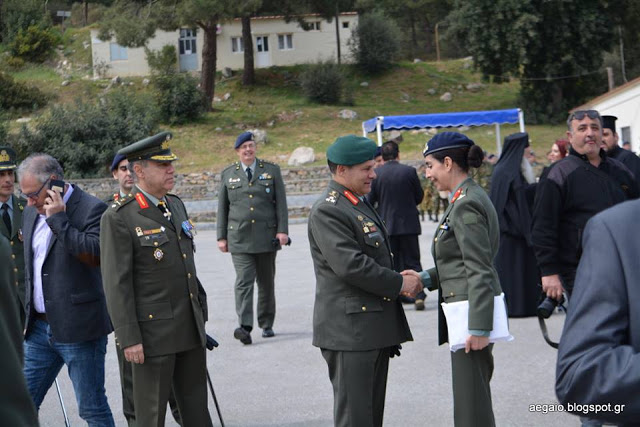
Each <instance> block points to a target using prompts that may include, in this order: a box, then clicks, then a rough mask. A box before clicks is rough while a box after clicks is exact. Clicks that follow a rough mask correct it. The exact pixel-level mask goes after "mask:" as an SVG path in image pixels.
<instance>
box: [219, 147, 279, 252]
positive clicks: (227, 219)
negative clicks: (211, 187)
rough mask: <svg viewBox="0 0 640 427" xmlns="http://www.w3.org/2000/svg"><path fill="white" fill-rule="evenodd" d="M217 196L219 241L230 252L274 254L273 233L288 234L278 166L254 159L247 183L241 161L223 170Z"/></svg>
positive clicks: (274, 235) (274, 234)
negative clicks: (221, 241) (253, 167)
mask: <svg viewBox="0 0 640 427" xmlns="http://www.w3.org/2000/svg"><path fill="white" fill-rule="evenodd" d="M220 179H221V182H220V192H219V193H218V216H217V219H216V221H217V223H218V240H220V239H226V240H227V245H228V248H229V252H231V253H253V254H256V253H262V252H273V251H275V250H276V249H277V248H276V246H274V245H273V243H272V241H273V239H274V238H275V237H276V233H286V234H289V216H288V212H287V195H286V193H285V188H284V181H283V180H282V175H281V173H280V167H279V166H278V165H276V164H275V163H271V162H267V161H265V160H260V159H256V170H255V171H253V177H252V179H251V182H249V180H248V177H247V173H246V172H245V171H244V169H243V165H242V164H241V163H240V162H236V163H234V164H232V165H230V166H228V167H227V168H226V169H225V170H223V171H222V175H221V178H220Z"/></svg>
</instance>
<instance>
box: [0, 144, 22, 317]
mask: <svg viewBox="0 0 640 427" xmlns="http://www.w3.org/2000/svg"><path fill="white" fill-rule="evenodd" d="M16 167H17V165H16V152H15V151H14V150H13V149H12V148H11V147H0V214H2V215H1V216H2V221H0V234H2V235H3V236H5V237H6V238H7V239H9V242H10V244H11V258H12V259H13V261H14V263H15V267H14V268H15V273H16V280H15V283H14V291H15V294H16V297H15V300H16V301H17V305H18V310H19V314H20V320H21V322H22V325H23V326H24V321H25V311H24V298H25V289H24V250H23V243H22V240H23V239H22V211H23V210H24V207H25V206H27V201H26V200H25V199H23V198H21V197H16V196H15V195H14V194H13V193H14V186H15V181H16V176H15V170H16Z"/></svg>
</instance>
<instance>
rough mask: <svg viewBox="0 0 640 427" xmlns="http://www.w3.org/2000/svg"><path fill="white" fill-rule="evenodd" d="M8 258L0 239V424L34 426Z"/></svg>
mask: <svg viewBox="0 0 640 427" xmlns="http://www.w3.org/2000/svg"><path fill="white" fill-rule="evenodd" d="M2 150H3V149H2V148H0V153H2ZM11 254H12V251H11V245H10V244H9V241H8V240H7V239H6V238H5V237H4V236H2V235H0V265H2V268H0V348H2V351H0V366H2V375H1V376H0V420H2V424H3V425H7V426H37V425H38V415H37V413H36V408H35V406H34V405H33V399H31V395H30V394H29V391H28V390H27V383H26V381H25V379H24V374H23V371H22V367H23V351H22V343H23V340H24V336H23V333H22V330H23V325H22V322H21V319H20V314H19V310H18V307H17V305H16V304H15V281H16V278H15V272H14V270H13V268H14V263H13V259H12V257H11ZM7 267H8V268H7Z"/></svg>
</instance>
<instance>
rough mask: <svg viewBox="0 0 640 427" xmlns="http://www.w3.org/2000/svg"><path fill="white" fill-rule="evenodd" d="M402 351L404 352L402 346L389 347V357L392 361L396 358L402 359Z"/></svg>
mask: <svg viewBox="0 0 640 427" xmlns="http://www.w3.org/2000/svg"><path fill="white" fill-rule="evenodd" d="M400 350H402V346H401V345H400V344H398V345H393V346H391V347H389V357H390V358H391V359H393V358H394V357H396V356H398V357H400Z"/></svg>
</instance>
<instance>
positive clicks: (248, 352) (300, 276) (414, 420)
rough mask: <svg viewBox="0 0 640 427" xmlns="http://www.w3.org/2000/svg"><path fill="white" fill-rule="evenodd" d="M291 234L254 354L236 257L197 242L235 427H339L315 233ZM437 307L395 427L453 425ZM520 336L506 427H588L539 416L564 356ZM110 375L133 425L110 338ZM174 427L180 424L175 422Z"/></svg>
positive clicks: (424, 324)
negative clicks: (537, 407) (240, 300)
mask: <svg viewBox="0 0 640 427" xmlns="http://www.w3.org/2000/svg"><path fill="white" fill-rule="evenodd" d="M434 229H435V223H433V222H429V221H427V222H423V235H422V236H421V238H420V243H421V250H422V262H423V267H424V268H428V267H430V266H432V265H433V260H432V259H431V251H430V247H431V244H430V236H432V235H433V231H434ZM290 232H291V238H292V240H293V244H292V246H291V247H287V248H285V249H283V250H282V251H281V252H280V253H279V254H278V259H277V277H276V296H277V317H276V323H275V325H274V330H275V332H276V336H275V337H274V338H270V339H263V338H261V336H260V332H261V331H260V330H259V329H258V330H255V331H254V332H253V334H252V337H253V340H254V343H253V344H252V345H250V346H244V345H242V344H241V343H240V342H239V341H237V340H235V339H234V338H233V330H234V328H236V326H237V320H236V315H235V309H234V307H235V305H234V296H233V295H234V294H233V282H234V279H235V273H234V270H233V265H232V262H231V256H230V255H229V254H222V253H221V252H219V251H218V249H217V246H216V234H215V231H213V230H212V231H208V230H205V231H201V232H200V233H199V234H198V235H197V236H196V246H197V252H196V262H197V268H198V276H199V277H200V279H201V281H202V283H203V284H204V286H205V288H206V290H207V293H208V301H209V322H208V323H207V331H208V332H209V334H211V335H213V336H215V337H216V339H218V341H219V342H220V347H218V348H217V349H215V350H214V351H212V352H208V368H209V372H210V373H211V378H212V380H213V384H214V388H215V391H216V394H217V397H218V401H219V403H220V406H221V410H222V415H223V418H224V421H225V424H226V425H227V426H230V427H232V426H251V427H257V426H311V427H315V426H331V425H332V405H333V396H332V389H331V383H330V382H329V379H328V375H327V367H326V364H325V362H324V360H323V359H322V356H321V355H320V350H319V349H317V348H315V347H313V346H312V345H311V335H312V313H313V300H314V292H315V278H314V273H313V264H312V261H311V257H310V255H309V245H308V240H307V227H306V224H304V223H298V224H292V225H291V226H290ZM436 303H437V295H436V293H435V292H432V293H431V294H430V295H429V297H428V299H427V302H426V307H427V308H426V310H425V311H423V312H417V311H415V310H414V308H413V306H412V305H405V310H406V313H407V318H408V320H409V324H410V325H411V329H412V332H413V336H414V340H415V341H414V342H410V343H407V344H406V345H404V346H403V347H404V348H403V351H402V356H401V357H400V358H395V359H393V360H392V361H391V364H390V372H389V381H388V387H387V402H386V410H385V425H387V426H403V427H404V426H451V425H453V415H452V395H451V394H452V393H451V365H450V361H449V360H450V358H449V350H448V348H447V347H446V346H441V347H439V346H438V345H437V312H436V307H437V306H436ZM550 320H551V321H550V322H548V325H549V328H550V331H551V334H552V336H553V337H555V338H557V337H558V336H559V332H560V330H561V327H562V323H563V321H564V316H563V315H554V316H552V318H551V319H550ZM510 327H511V331H512V334H513V335H514V336H515V338H516V339H515V341H513V342H511V343H502V344H497V345H496V346H495V347H494V357H495V372H494V377H493V380H492V382H491V387H492V394H493V406H494V412H495V415H496V422H497V425H499V426H540V425H545V426H567V425H576V426H577V425H579V420H578V418H577V417H575V416H572V415H569V414H566V413H559V414H558V413H546V414H544V413H542V412H532V411H530V410H529V407H530V405H534V404H554V403H556V398H555V395H554V373H555V360H556V355H557V352H556V350H554V349H552V348H551V347H549V346H548V345H547V344H546V343H545V342H544V341H543V339H542V336H541V334H540V331H539V328H538V323H537V319H535V318H527V319H511V320H510ZM106 371H107V372H106V377H107V379H106V389H107V395H108V398H109V403H110V405H111V409H112V411H113V413H114V417H115V420H116V425H118V426H125V425H126V423H125V420H124V417H123V415H122V409H121V396H120V381H119V376H118V368H117V360H116V355H115V351H114V344H113V336H110V337H109V344H108V349H107V362H106ZM59 379H60V383H61V387H62V390H63V396H64V399H65V403H66V406H67V411H68V413H69V415H70V418H71V424H72V425H76V426H79V425H85V423H84V422H83V421H82V420H81V419H80V418H79V417H78V415H77V405H76V402H75V397H74V394H73V389H72V386H71V383H70V382H69V380H68V375H67V372H66V369H64V368H63V371H62V372H61V373H60V375H59ZM209 410H210V412H211V416H212V419H213V421H214V425H220V424H219V421H218V419H217V415H216V412H215V407H214V405H213V401H212V400H211V399H210V406H209ZM40 422H41V425H42V426H63V425H64V421H63V417H62V413H61V410H60V405H59V403H58V398H57V396H56V392H55V387H52V388H51V390H50V391H49V393H48V395H47V397H46V398H45V400H44V402H43V404H42V407H41V410H40ZM167 425H176V424H175V423H173V420H172V418H171V415H170V413H168V414H167Z"/></svg>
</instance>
